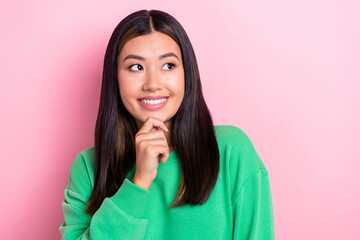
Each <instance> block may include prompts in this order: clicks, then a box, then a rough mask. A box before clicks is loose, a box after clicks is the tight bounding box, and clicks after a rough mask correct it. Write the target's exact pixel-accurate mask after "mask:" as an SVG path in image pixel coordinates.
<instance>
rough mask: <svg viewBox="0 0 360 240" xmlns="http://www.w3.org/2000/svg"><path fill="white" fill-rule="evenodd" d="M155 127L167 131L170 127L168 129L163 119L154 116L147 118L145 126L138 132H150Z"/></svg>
mask: <svg viewBox="0 0 360 240" xmlns="http://www.w3.org/2000/svg"><path fill="white" fill-rule="evenodd" d="M154 127H155V128H161V129H162V130H163V131H165V132H168V131H169V129H167V127H166V126H165V124H164V123H163V122H162V121H161V120H159V119H157V118H154V117H149V118H148V119H146V121H145V122H144V124H143V126H142V127H141V128H140V130H139V132H138V133H147V132H150V131H151V129H153V128H154Z"/></svg>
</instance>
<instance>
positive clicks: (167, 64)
mask: <svg viewBox="0 0 360 240" xmlns="http://www.w3.org/2000/svg"><path fill="white" fill-rule="evenodd" d="M164 66H168V67H169V66H170V69H172V68H174V67H175V64H173V63H166V64H165V65H164ZM170 69H169V70H170Z"/></svg>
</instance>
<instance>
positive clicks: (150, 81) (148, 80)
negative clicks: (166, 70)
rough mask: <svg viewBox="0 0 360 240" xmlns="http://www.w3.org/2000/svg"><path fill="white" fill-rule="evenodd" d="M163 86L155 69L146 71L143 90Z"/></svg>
mask: <svg viewBox="0 0 360 240" xmlns="http://www.w3.org/2000/svg"><path fill="white" fill-rule="evenodd" d="M162 87H163V83H162V79H161V76H160V74H159V73H158V72H157V71H156V70H151V71H148V72H147V73H146V76H145V82H144V85H143V90H144V91H146V90H149V91H156V90H160V89H162Z"/></svg>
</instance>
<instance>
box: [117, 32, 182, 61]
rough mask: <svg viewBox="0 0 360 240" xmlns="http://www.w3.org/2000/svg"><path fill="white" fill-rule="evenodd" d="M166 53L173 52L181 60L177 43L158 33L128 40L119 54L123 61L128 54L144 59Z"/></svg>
mask: <svg viewBox="0 0 360 240" xmlns="http://www.w3.org/2000/svg"><path fill="white" fill-rule="evenodd" d="M167 52H174V53H175V54H176V55H177V56H178V57H179V58H181V50H180V47H179V46H178V45H177V43H176V42H175V41H174V40H173V39H172V38H171V37H170V36H168V35H166V34H163V33H160V32H152V33H150V34H146V35H141V36H138V37H135V38H133V39H131V40H129V41H128V42H127V43H125V45H124V46H123V48H122V49H121V52H120V54H119V57H120V59H124V58H125V57H126V56H127V55H128V54H137V55H140V56H144V57H145V58H146V57H157V56H160V55H161V54H164V53H167Z"/></svg>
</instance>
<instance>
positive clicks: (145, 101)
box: [139, 97, 168, 105]
mask: <svg viewBox="0 0 360 240" xmlns="http://www.w3.org/2000/svg"><path fill="white" fill-rule="evenodd" d="M167 99H168V97H165V98H160V99H156V100H146V99H140V100H139V101H140V102H142V103H145V104H149V105H157V104H160V103H163V102H165V101H166V100H167Z"/></svg>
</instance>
